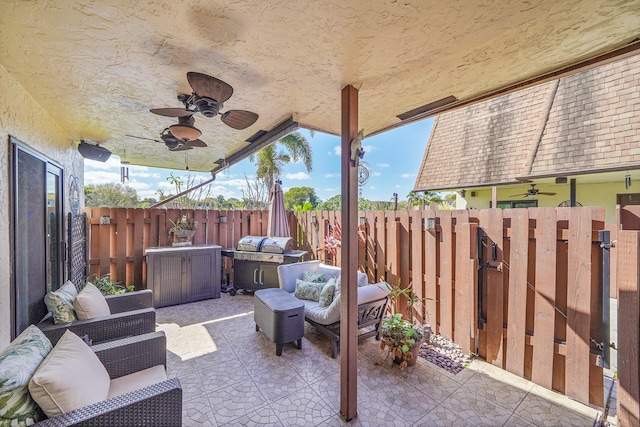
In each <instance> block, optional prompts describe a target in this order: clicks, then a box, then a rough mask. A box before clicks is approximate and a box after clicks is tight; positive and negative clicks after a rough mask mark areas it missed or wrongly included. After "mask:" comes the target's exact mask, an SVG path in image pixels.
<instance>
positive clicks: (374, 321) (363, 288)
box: [278, 261, 389, 359]
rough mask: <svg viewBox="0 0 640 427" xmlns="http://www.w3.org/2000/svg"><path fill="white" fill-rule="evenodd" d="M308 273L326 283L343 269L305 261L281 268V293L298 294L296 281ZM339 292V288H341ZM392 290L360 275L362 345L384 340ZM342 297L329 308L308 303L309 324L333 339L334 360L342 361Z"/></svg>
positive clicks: (332, 354) (359, 327)
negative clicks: (382, 327)
mask: <svg viewBox="0 0 640 427" xmlns="http://www.w3.org/2000/svg"><path fill="white" fill-rule="evenodd" d="M305 271H310V272H314V273H323V274H324V278H325V280H328V279H330V278H332V277H339V276H340V268H339V267H334V266H329V265H325V264H322V263H321V262H320V261H305V262H298V263H293V264H283V265H280V266H278V280H279V285H280V288H281V289H284V290H285V291H287V292H290V293H294V292H295V289H296V281H297V280H298V279H302V277H303V276H304V273H305ZM338 288H339V284H338ZM388 295H389V289H388V288H387V286H386V284H385V283H384V282H381V283H376V284H368V283H367V275H366V274H365V273H362V272H358V331H359V333H358V341H362V340H364V339H366V338H369V337H372V336H375V337H376V339H380V331H379V328H380V322H381V321H382V318H383V316H384V313H385V311H386V307H387V302H388V300H389V297H388ZM340 299H341V298H340V293H339V292H338V293H337V295H336V296H335V297H334V299H333V301H332V302H331V304H330V305H329V306H328V307H322V306H321V305H320V304H319V303H318V302H317V301H311V300H301V301H303V302H304V306H305V308H304V316H305V320H306V321H307V322H308V323H310V324H312V325H314V326H315V327H316V328H318V330H319V331H320V332H322V333H323V334H325V335H327V336H328V337H329V338H330V339H331V357H333V358H334V359H335V358H336V357H338V351H339V350H340Z"/></svg>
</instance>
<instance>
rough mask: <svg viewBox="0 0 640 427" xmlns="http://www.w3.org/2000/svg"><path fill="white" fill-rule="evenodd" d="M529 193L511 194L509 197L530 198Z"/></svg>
mask: <svg viewBox="0 0 640 427" xmlns="http://www.w3.org/2000/svg"><path fill="white" fill-rule="evenodd" d="M531 195H532V194H531V193H522V194H512V195H510V196H509V197H527V196H531Z"/></svg>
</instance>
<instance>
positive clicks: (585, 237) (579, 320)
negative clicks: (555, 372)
mask: <svg viewBox="0 0 640 427" xmlns="http://www.w3.org/2000/svg"><path fill="white" fill-rule="evenodd" d="M568 245H569V248H568V249H569V260H568V270H569V282H568V284H567V313H566V314H567V356H566V371H565V384H566V390H565V393H566V395H567V396H569V397H572V398H574V399H576V400H578V401H580V402H583V403H588V402H589V380H588V376H589V375H588V372H589V348H590V343H589V337H590V335H589V333H590V324H591V320H590V318H589V310H590V308H591V298H590V295H591V286H590V282H591V273H590V269H591V211H590V210H588V209H586V208H585V209H572V210H571V212H570V213H569V243H568Z"/></svg>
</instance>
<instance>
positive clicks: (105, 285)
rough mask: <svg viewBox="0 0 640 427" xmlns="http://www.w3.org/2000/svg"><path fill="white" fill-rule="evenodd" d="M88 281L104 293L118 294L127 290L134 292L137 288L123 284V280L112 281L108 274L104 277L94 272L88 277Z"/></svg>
mask: <svg viewBox="0 0 640 427" xmlns="http://www.w3.org/2000/svg"><path fill="white" fill-rule="evenodd" d="M87 283H93V284H94V285H95V287H96V288H98V289H100V292H102V295H118V294H123V293H125V292H133V290H134V289H135V287H134V286H133V285H129V286H123V285H122V283H121V282H114V281H112V280H111V277H110V276H109V275H108V274H105V275H104V276H102V277H98V275H97V274H94V275H93V276H92V277H91V278H89V279H87Z"/></svg>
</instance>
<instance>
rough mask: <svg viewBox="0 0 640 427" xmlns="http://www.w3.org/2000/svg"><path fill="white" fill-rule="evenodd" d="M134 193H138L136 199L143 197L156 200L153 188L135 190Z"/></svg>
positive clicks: (156, 196) (156, 195)
mask: <svg viewBox="0 0 640 427" xmlns="http://www.w3.org/2000/svg"><path fill="white" fill-rule="evenodd" d="M136 194H138V199H140V200H143V199H156V200H158V194H157V193H156V190H154V189H149V190H141V191H136Z"/></svg>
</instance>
